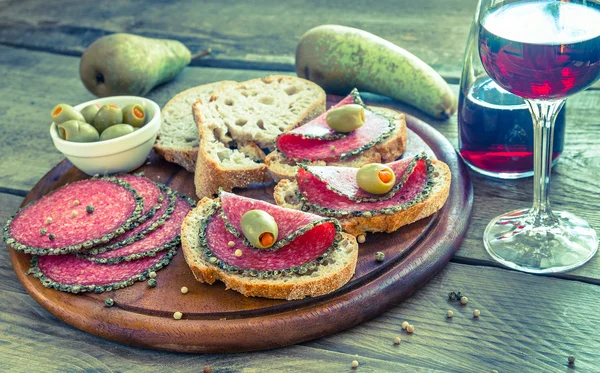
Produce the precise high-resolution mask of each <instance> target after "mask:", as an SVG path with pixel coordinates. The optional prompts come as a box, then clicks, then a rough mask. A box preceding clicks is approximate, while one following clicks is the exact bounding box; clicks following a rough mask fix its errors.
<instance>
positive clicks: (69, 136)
mask: <svg viewBox="0 0 600 373" xmlns="http://www.w3.org/2000/svg"><path fill="white" fill-rule="evenodd" d="M58 134H59V135H60V137H62V138H63V139H65V140H67V141H72V142H94V141H98V139H99V138H100V136H99V135H98V131H96V129H95V128H94V127H92V125H91V124H89V123H86V122H84V121H78V120H68V121H66V122H64V123H61V124H59V125H58Z"/></svg>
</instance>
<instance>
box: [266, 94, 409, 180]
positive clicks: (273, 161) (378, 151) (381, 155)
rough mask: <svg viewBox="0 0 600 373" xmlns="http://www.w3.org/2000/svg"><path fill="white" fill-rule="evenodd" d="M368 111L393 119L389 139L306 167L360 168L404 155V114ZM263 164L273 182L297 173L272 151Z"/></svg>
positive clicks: (289, 178)
mask: <svg viewBox="0 0 600 373" xmlns="http://www.w3.org/2000/svg"><path fill="white" fill-rule="evenodd" d="M369 110H372V111H373V112H375V113H379V114H382V115H385V116H388V117H391V118H394V124H395V125H396V127H395V130H394V132H393V133H392V135H391V136H390V137H389V138H387V139H386V140H385V141H383V142H382V143H380V144H376V145H375V146H373V147H372V148H370V149H368V150H366V151H364V152H363V153H361V154H359V155H357V156H355V157H352V158H350V159H347V160H343V161H335V162H325V161H314V162H310V163H308V165H313V166H325V165H328V166H343V167H361V166H363V165H365V164H367V163H389V162H393V161H395V160H396V159H398V158H399V157H400V156H401V155H402V154H403V153H404V149H406V140H407V138H408V130H407V128H406V119H405V115H404V113H400V112H398V111H396V110H392V109H388V108H383V107H377V106H369ZM265 164H266V165H267V169H268V170H269V174H270V175H271V177H272V178H273V180H275V182H278V181H280V180H283V179H288V180H294V177H295V176H296V173H297V172H298V165H297V164H296V162H294V161H293V160H290V159H286V158H284V157H283V155H282V154H281V153H280V152H279V151H274V152H272V153H271V154H269V155H268V156H267V157H266V158H265Z"/></svg>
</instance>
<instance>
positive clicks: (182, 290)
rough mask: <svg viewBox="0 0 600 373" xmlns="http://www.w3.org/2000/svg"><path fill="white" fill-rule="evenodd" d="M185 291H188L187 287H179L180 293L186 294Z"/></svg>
mask: <svg viewBox="0 0 600 373" xmlns="http://www.w3.org/2000/svg"><path fill="white" fill-rule="evenodd" d="M187 292H188V288H187V287H185V286H182V287H181V294H187Z"/></svg>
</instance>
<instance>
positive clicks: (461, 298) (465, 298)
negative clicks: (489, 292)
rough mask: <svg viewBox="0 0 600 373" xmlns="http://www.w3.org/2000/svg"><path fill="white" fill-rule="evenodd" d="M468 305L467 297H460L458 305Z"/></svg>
mask: <svg viewBox="0 0 600 373" xmlns="http://www.w3.org/2000/svg"><path fill="white" fill-rule="evenodd" d="M467 303H469V298H467V297H460V304H462V305H465V304H467Z"/></svg>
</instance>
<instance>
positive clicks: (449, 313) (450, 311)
mask: <svg viewBox="0 0 600 373" xmlns="http://www.w3.org/2000/svg"><path fill="white" fill-rule="evenodd" d="M452 316H454V312H452V310H448V312H446V317H447V318H449V319H451V318H452Z"/></svg>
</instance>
